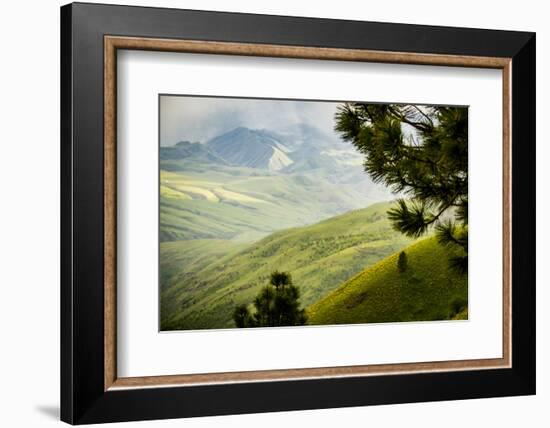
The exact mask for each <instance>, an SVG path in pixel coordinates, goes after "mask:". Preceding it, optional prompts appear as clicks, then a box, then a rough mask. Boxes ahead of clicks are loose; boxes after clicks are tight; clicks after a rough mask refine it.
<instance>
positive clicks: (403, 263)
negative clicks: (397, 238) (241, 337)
mask: <svg viewBox="0 0 550 428" xmlns="http://www.w3.org/2000/svg"><path fill="white" fill-rule="evenodd" d="M407 264H408V261H407V254H406V253H405V251H401V252H400V253H399V258H398V259H397V270H399V272H401V273H403V272H405V271H406V270H407Z"/></svg>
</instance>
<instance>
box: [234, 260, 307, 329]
mask: <svg viewBox="0 0 550 428" xmlns="http://www.w3.org/2000/svg"><path fill="white" fill-rule="evenodd" d="M233 320H234V321H235V325H236V326H237V327H239V328H243V327H279V326H292V325H303V324H305V323H306V321H307V317H306V313H305V310H304V309H300V290H299V289H298V287H296V286H295V285H294V284H293V283H292V277H291V276H290V274H289V273H287V272H278V271H275V272H272V273H271V276H270V280H269V284H268V285H266V286H265V287H263V288H262V289H261V290H260V292H259V293H258V295H257V296H256V298H255V299H254V311H252V312H251V311H249V309H248V307H247V305H239V306H237V307H236V308H235V310H234V312H233Z"/></svg>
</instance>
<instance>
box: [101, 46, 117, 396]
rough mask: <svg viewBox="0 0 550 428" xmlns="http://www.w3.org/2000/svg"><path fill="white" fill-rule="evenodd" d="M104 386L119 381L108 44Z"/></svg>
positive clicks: (112, 65) (108, 53)
mask: <svg viewBox="0 0 550 428" xmlns="http://www.w3.org/2000/svg"><path fill="white" fill-rule="evenodd" d="M104 79H105V80H104V94H103V97H104V115H105V124H104V143H103V144H104V171H103V180H104V193H103V198H104V216H105V217H104V262H103V265H104V281H105V284H104V293H105V297H104V299H105V301H104V325H105V327H104V328H105V336H104V352H105V356H104V360H105V367H104V386H105V390H107V389H109V387H110V386H111V384H113V382H114V381H115V380H116V272H117V270H116V260H117V257H116V227H117V219H116V210H117V208H116V188H117V180H116V177H117V168H116V123H117V122H116V49H115V47H114V46H113V44H111V43H105V63H104Z"/></svg>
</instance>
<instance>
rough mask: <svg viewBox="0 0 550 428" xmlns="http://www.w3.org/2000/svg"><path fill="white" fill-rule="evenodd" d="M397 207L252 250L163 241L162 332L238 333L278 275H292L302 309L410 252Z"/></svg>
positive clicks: (275, 237)
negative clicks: (243, 310)
mask: <svg viewBox="0 0 550 428" xmlns="http://www.w3.org/2000/svg"><path fill="white" fill-rule="evenodd" d="M389 206H390V203H387V202H386V203H378V204H374V205H372V206H370V207H368V208H364V209H360V210H356V211H352V212H348V213H346V214H342V215H338V216H336V217H332V218H329V219H327V220H324V221H321V222H319V223H316V224H313V225H310V226H305V227H299V228H291V229H285V230H281V231H278V232H275V233H272V234H271V235H269V236H267V237H265V238H263V239H261V240H259V241H257V242H254V243H251V244H242V243H241V244H237V243H235V242H232V241H227V240H218V239H195V240H185V241H176V242H162V243H161V247H160V251H161V257H160V262H161V266H160V268H161V269H160V270H161V329H162V330H180V329H205V328H225V327H232V326H233V321H232V312H233V309H234V307H235V306H236V305H237V304H241V303H250V302H252V300H253V299H254V297H255V295H256V294H257V292H258V291H259V289H260V288H261V287H262V286H263V285H265V284H266V283H267V281H268V278H269V274H270V273H271V272H272V271H274V270H281V271H287V272H290V273H291V274H292V277H293V279H294V283H295V284H296V285H298V286H299V287H300V289H301V292H302V298H301V301H302V305H303V306H307V305H310V304H313V303H314V302H316V301H318V300H319V299H322V298H323V297H324V296H326V295H327V294H328V293H330V292H331V291H332V290H334V289H336V288H337V287H338V286H339V285H340V284H342V283H343V282H344V281H346V280H347V279H349V278H351V277H353V276H354V275H355V274H357V273H358V272H361V271H362V270H363V269H364V268H365V266H370V265H373V264H375V263H377V262H378V261H380V260H382V259H383V258H385V257H387V256H388V255H390V254H393V253H395V252H396V251H398V250H400V249H401V248H403V247H405V246H406V245H408V244H409V243H410V242H411V240H410V239H409V238H406V237H404V236H403V235H402V234H400V233H398V232H396V231H394V230H393V229H392V228H391V225H390V223H389V221H388V219H387V215H386V211H387V209H388V208H389Z"/></svg>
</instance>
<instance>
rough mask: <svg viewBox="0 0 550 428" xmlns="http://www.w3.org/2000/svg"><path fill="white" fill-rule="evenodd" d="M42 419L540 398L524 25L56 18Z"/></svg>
mask: <svg viewBox="0 0 550 428" xmlns="http://www.w3.org/2000/svg"><path fill="white" fill-rule="evenodd" d="M61 56H62V58H61V62H62V63H61V83H62V84H61V105H62V111H61V129H62V139H61V156H62V159H61V164H62V171H61V192H62V207H61V213H62V219H61V221H62V234H61V244H62V245H61V246H62V265H61V272H62V282H61V418H62V420H63V421H66V422H68V423H71V424H85V423H98V422H117V421H130V420H145V419H163V418H178V417H190V416H201V415H223V414H232V413H233V414H235V413H252V412H269V411H282V410H298V409H315V408H327V407H344V406H362V405H372V404H388V403H405V402H417V401H435V400H452V399H465V398H478V397H496V396H511V395H527V394H534V393H535V257H534V256H535V35H534V34H533V33H526V32H509V31H495V30H480V29H464V28H446V27H427V26H417V25H406V24H390V23H371V22H357V21H340V20H327V19H313V18H297V17H282V16H266V15H249V14H234V13H220V12H205V11H191V10H176V9H157V8H140V7H128V6H112V5H111V6H109V5H93V4H78V3H76V4H70V5H67V6H63V7H62V8H61Z"/></svg>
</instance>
